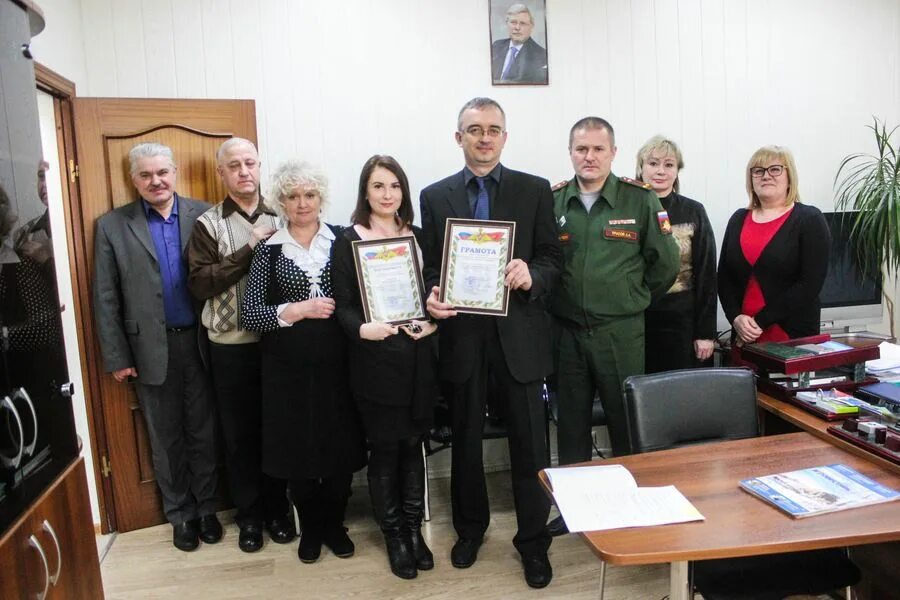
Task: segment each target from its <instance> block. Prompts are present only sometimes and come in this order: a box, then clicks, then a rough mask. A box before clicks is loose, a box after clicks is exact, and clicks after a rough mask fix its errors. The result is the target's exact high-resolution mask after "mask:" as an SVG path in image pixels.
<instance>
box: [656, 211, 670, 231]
mask: <svg viewBox="0 0 900 600" xmlns="http://www.w3.org/2000/svg"><path fill="white" fill-rule="evenodd" d="M656 220H657V222H658V223H659V231H660V232H661V233H662V234H663V235H671V234H672V224H671V223H670V222H669V213H668V212H666V211H664V210H661V211H659V212H657V213H656Z"/></svg>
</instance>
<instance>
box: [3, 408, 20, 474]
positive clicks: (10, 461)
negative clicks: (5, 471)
mask: <svg viewBox="0 0 900 600" xmlns="http://www.w3.org/2000/svg"><path fill="white" fill-rule="evenodd" d="M2 408H5V409H7V410H8V411H9V412H10V413H12V416H13V417H14V418H15V420H16V425H17V426H18V428H19V452H18V454H16V455H15V456H6V455H4V454H0V464H3V466H4V467H10V468H13V469H18V468H19V464H20V463H21V462H22V455H23V453H24V450H25V440H24V439H23V438H24V437H25V430H24V429H23V428H22V417H20V416H19V411H17V410H16V405H15V404H13V403H12V400H10V399H9V396H4V397H3V400H0V409H2ZM6 428H7V429H9V417H7V419H6ZM9 434H10V437H15V436H14V435H13V431H10V432H9Z"/></svg>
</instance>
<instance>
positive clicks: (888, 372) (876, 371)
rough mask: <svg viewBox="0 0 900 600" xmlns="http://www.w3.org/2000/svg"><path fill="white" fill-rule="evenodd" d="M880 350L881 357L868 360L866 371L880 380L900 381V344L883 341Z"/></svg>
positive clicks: (879, 346)
mask: <svg viewBox="0 0 900 600" xmlns="http://www.w3.org/2000/svg"><path fill="white" fill-rule="evenodd" d="M878 351H879V356H880V358H878V359H876V360H868V361H866V372H867V373H868V374H869V375H873V376H875V377H877V378H878V379H879V381H887V382H900V346H898V345H897V344H891V343H890V342H881V344H879V345H878Z"/></svg>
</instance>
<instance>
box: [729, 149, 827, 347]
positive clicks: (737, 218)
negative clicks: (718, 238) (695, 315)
mask: <svg viewBox="0 0 900 600" xmlns="http://www.w3.org/2000/svg"><path fill="white" fill-rule="evenodd" d="M746 186H747V196H748V197H749V198H750V204H749V205H748V206H747V208H741V209H738V210H737V211H736V212H735V213H734V214H733V215H732V216H731V218H730V219H729V221H728V226H727V227H726V228H725V236H724V237H723V238H722V252H721V254H720V256H719V277H718V285H719V300H720V301H721V302H722V309H723V310H724V311H725V316H726V317H727V319H728V322H729V323H731V327H732V341H733V342H734V345H733V349H734V350H733V352H732V359H733V361H734V362H736V363H737V364H743V363H742V361H741V360H740V347H741V346H743V345H746V344H752V343H756V342H783V341H785V340H788V339H791V338H797V337H804V336H808V335H815V334H817V333H819V317H820V312H821V311H820V306H819V292H820V291H821V289H822V284H823V283H824V281H825V275H826V273H827V271H828V255H829V251H830V248H831V234H830V233H829V229H828V224H827V223H826V222H825V217H824V216H822V212H821V211H820V210H819V209H818V208H816V207H814V206H810V205H808V204H803V203H801V202H800V191H799V177H798V174H797V166H796V164H795V162H794V157H793V155H792V154H791V152H790V150H788V149H787V148H784V147H781V146H764V147H762V148H760V149H759V150H757V151H756V152H754V153H753V156H751V157H750V160H749V162H748V163H747V171H746Z"/></svg>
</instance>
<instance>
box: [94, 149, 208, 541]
mask: <svg viewBox="0 0 900 600" xmlns="http://www.w3.org/2000/svg"><path fill="white" fill-rule="evenodd" d="M128 159H129V162H130V165H131V181H132V182H133V183H134V187H135V188H136V189H137V192H138V194H139V196H140V197H139V198H138V199H137V200H135V201H134V202H132V203H130V204H127V205H125V206H122V207H120V208H117V209H115V210H113V211H110V212H109V213H107V214H105V215H103V216H102V217H100V219H98V221H97V227H96V237H95V241H94V313H95V320H96V322H97V334H98V336H99V339H100V349H101V353H102V355H103V362H104V366H105V368H106V370H107V371H109V372H111V373H112V375H113V377H114V378H115V380H116V381H118V382H124V381H126V380H127V379H129V378H131V379H132V380H133V381H134V384H135V391H136V392H137V397H138V402H139V403H140V405H141V410H142V411H143V413H144V419H145V421H146V423H147V433H148V434H149V437H150V447H151V450H152V453H153V469H154V471H155V473H156V481H157V484H158V485H159V489H160V491H161V492H162V497H163V508H164V509H165V513H166V518H167V519H168V520H169V522H170V523H172V525H173V530H174V531H173V540H172V541H173V544H174V545H175V547H176V548H178V549H179V550H184V551H190V550H194V549H196V548H197V546H198V545H199V540H203V541H204V542H206V543H210V544H214V543H216V542H218V541H219V540H220V539H221V538H222V526H221V524H220V523H219V521H218V519H217V518H216V514H215V489H216V471H215V469H216V452H215V412H214V408H213V402H212V394H211V391H210V385H209V379H208V377H207V374H206V372H205V370H204V368H203V364H202V362H201V359H200V348H199V344H198V339H199V338H198V335H197V313H196V310H195V307H194V304H193V301H192V300H191V296H190V294H189V293H188V288H187V275H188V269H187V262H186V259H185V253H184V249H185V246H186V245H187V241H188V237H189V236H190V233H191V230H192V229H193V227H194V222H195V221H196V220H197V217H199V216H200V215H202V214H203V213H204V212H205V211H206V210H207V209H208V208H209V207H210V205H209V204H207V203H205V202H198V201H196V200H191V199H189V198H182V197H180V196H178V194H176V193H175V181H176V172H177V169H176V166H175V161H174V158H173V156H172V150H171V149H170V148H168V147H167V146H163V145H162V144H156V143H145V144H138V145H137V146H135V147H134V148H132V149H131V151H130V152H129V153H128Z"/></svg>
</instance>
